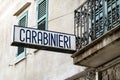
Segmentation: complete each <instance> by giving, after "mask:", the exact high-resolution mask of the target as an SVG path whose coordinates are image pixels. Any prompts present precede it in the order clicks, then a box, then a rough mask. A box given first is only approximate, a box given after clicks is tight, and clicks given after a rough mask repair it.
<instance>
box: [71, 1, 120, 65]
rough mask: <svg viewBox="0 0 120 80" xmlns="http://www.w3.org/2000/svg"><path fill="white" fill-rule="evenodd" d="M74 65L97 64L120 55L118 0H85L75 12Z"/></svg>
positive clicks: (119, 2) (119, 8)
mask: <svg viewBox="0 0 120 80" xmlns="http://www.w3.org/2000/svg"><path fill="white" fill-rule="evenodd" d="M74 34H75V35H76V43H77V45H76V46H77V52H75V53H74V54H73V55H72V57H73V60H74V64H76V65H83V66H86V67H99V66H101V65H103V64H105V63H107V62H109V61H111V60H113V59H115V58H117V57H119V56H120V0H87V1H86V2H85V3H83V4H82V5H81V6H80V7H78V8H77V9H76V10H75V12H74Z"/></svg>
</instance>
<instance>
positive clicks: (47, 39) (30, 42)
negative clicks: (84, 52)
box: [12, 26, 76, 53]
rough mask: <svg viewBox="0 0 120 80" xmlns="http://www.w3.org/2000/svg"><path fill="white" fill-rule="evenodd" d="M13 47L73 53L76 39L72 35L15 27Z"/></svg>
mask: <svg viewBox="0 0 120 80" xmlns="http://www.w3.org/2000/svg"><path fill="white" fill-rule="evenodd" d="M12 45H14V46H22V47H28V48H37V49H45V50H52V51H58V52H65V53H66V52H67V53H73V52H75V51H76V38H75V35H72V34H65V33H58V32H53V31H43V30H38V29H33V28H26V27H19V26H14V33H13V42H12Z"/></svg>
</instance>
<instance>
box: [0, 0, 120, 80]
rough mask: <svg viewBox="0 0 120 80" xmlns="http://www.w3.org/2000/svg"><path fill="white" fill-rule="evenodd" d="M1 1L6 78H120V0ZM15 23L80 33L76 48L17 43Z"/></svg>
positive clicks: (2, 76)
mask: <svg viewBox="0 0 120 80" xmlns="http://www.w3.org/2000/svg"><path fill="white" fill-rule="evenodd" d="M0 3H1V5H0V24H1V27H0V36H1V38H0V44H1V45H0V80H8V79H10V80H120V77H119V74H120V58H119V56H120V26H119V23H120V15H119V14H120V0H66V1H65V0H19V1H17V0H12V1H10V0H9V1H8V0H4V1H2V0H0ZM14 25H17V26H19V27H28V28H35V29H39V30H50V31H55V32H62V33H67V34H74V35H75V36H76V52H75V53H73V54H70V53H64V52H62V53H61V52H55V51H49V50H43V49H32V48H26V47H24V46H22V45H21V46H12V45H11V43H12V41H13V40H12V39H13V27H14ZM71 56H72V57H71ZM72 59H73V60H72Z"/></svg>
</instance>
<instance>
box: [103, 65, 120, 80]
mask: <svg viewBox="0 0 120 80" xmlns="http://www.w3.org/2000/svg"><path fill="white" fill-rule="evenodd" d="M102 80H120V64H117V65H114V66H113V67H111V68H108V69H106V70H104V71H102Z"/></svg>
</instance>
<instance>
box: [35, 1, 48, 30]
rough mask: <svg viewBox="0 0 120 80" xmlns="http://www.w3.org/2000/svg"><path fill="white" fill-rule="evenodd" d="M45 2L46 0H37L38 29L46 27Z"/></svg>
mask: <svg viewBox="0 0 120 80" xmlns="http://www.w3.org/2000/svg"><path fill="white" fill-rule="evenodd" d="M47 3H48V0H39V1H38V5H37V27H38V29H40V30H45V29H47V12H48V11H47V10H48V8H47Z"/></svg>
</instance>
